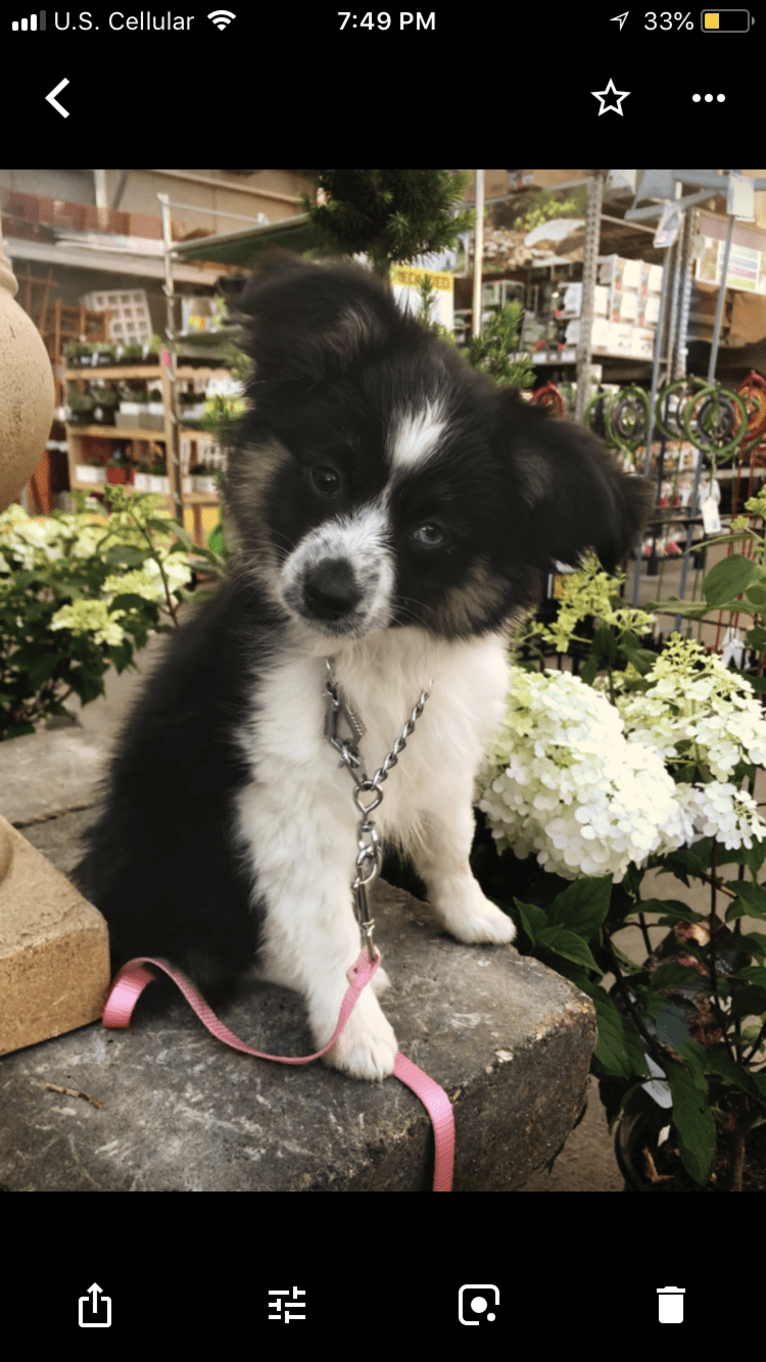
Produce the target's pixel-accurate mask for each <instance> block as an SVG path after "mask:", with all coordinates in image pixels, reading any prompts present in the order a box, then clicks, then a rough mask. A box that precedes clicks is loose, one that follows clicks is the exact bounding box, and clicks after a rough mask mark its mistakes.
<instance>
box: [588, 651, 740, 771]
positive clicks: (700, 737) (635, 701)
mask: <svg viewBox="0 0 766 1362" xmlns="http://www.w3.org/2000/svg"><path fill="white" fill-rule="evenodd" d="M646 680H647V682H648V683H649V685H650V689H649V690H647V691H638V692H633V693H622V694H620V693H619V689H620V685H621V680H620V678H616V687H615V688H616V689H617V691H618V694H617V696H616V699H615V703H616V706H617V709H618V710H619V712H620V714H621V715H622V717H623V719H624V721H625V732H626V736H627V738H628V740H629V741H630V742H638V743H641V744H643V745H645V746H647V747H653V748H655V749H656V751H658V752H660V753H661V754H662V756H663V758H664V760H665V761H666V763H667V764H668V765H669V766H670V767H671V768H672V767H673V766H682V765H687V764H689V763H691V762H693V763H695V764H696V765H697V766H698V768H700V770H701V772H702V773H703V776H704V778H705V779H707V778H709V777H710V776H712V777H713V778H714V779H715V780H719V781H726V780H727V778H728V777H730V776H731V775H732V773H733V772H734V770H735V769H736V768H737V766H740V765H741V764H743V763H744V764H747V765H754V766H764V765H766V721H765V720H764V718H763V711H762V709H761V704H760V701H759V699H758V697H757V696H756V694H755V692H754V691H753V688H752V686H751V685H750V683H749V682H748V681H747V680H746V679H745V678H744V677H742V676H738V675H737V674H736V673H734V672H730V671H729V670H728V668H726V667H725V666H724V664H723V661H722V660H721V658H720V657H718V656H717V655H716V654H714V653H705V651H704V649H703V648H702V646H701V645H700V644H699V643H697V642H696V641H695V640H694V639H681V638H680V637H679V636H678V635H677V634H674V635H673V636H672V637H671V639H670V640H669V641H668V643H667V645H666V647H665V649H664V650H663V652H662V653H661V654H660V655H659V657H658V658H657V661H656V662H655V664H654V666H653V668H652V670H651V671H650V672H649V674H648V676H647V678H646Z"/></svg>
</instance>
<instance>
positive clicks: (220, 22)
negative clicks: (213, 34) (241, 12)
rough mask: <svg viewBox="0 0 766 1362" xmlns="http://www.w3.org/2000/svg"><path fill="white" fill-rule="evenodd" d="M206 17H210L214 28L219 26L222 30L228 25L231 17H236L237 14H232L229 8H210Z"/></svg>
mask: <svg viewBox="0 0 766 1362" xmlns="http://www.w3.org/2000/svg"><path fill="white" fill-rule="evenodd" d="M207 17H208V19H212V21H213V23H214V24H215V26H216V28H220V29H221V30H222V31H223V29H225V28H227V27H228V25H229V24H230V23H231V21H232V19H236V17H237V16H236V14H232V12H231V10H230V9H214V10H211V12H210V14H208V16H207Z"/></svg>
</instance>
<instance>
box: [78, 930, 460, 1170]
mask: <svg viewBox="0 0 766 1362" xmlns="http://www.w3.org/2000/svg"><path fill="white" fill-rule="evenodd" d="M379 964H380V952H379V951H377V950H376V951H375V959H374V961H371V960H370V958H369V955H368V953H367V949H366V948H365V949H363V950H362V953H361V955H360V956H359V959H358V960H357V961H356V964H354V965H352V966H351V969H350V970H349V971H348V975H347V978H348V981H349V988H348V989H347V991H346V995H345V997H344V999H343V1002H342V1004H341V1009H340V1015H339V1017H338V1024H337V1026H336V1027H335V1030H334V1031H333V1033H332V1035H331V1037H330V1039H329V1040H328V1042H327V1044H326V1045H323V1046H322V1049H321V1050H317V1052H316V1054H314V1055H301V1056H299V1057H296V1058H291V1057H288V1056H286V1055H266V1054H264V1053H263V1051H261V1050H253V1049H252V1048H251V1046H249V1045H245V1042H244V1041H243V1040H239V1038H238V1037H237V1036H235V1035H234V1034H233V1032H231V1031H229V1029H228V1027H226V1026H224V1024H223V1022H221V1021H219V1020H218V1018H217V1017H216V1015H215V1013H214V1012H213V1010H212V1008H210V1007H208V1005H207V1003H206V1002H205V999H204V998H203V997H202V995H201V994H200V993H198V992H197V990H196V988H195V987H194V984H193V983H192V982H191V979H189V978H187V976H186V975H185V974H184V973H183V972H182V971H181V970H179V969H175V968H174V967H173V966H172V965H169V964H167V963H166V962H165V961H164V960H159V959H155V958H154V957H152V956H148V955H142V956H137V957H136V959H135V960H129V961H128V963H127V964H126V965H123V967H122V969H121V970H120V971H119V973H118V974H116V975H115V977H114V981H113V983H112V985H111V988H110V991H109V996H108V997H107V1000H106V1003H105V1005H104V1011H103V1013H102V1018H101V1020H102V1021H103V1024H104V1026H108V1027H112V1028H115V1027H123V1026H129V1025H130V1018H131V1016H132V1014H133V1008H134V1007H135V1005H136V1003H137V1002H138V999H139V997H140V995H141V993H142V992H143V990H144V989H145V988H146V985H147V984H150V983H151V982H152V981H153V979H154V977H155V976H154V975H153V974H152V973H151V971H150V970H148V969H146V968H145V966H146V965H156V966H157V967H158V968H159V969H161V970H164V972H165V974H167V975H168V976H169V978H171V979H172V980H173V983H174V984H177V985H178V987H179V988H180V990H181V992H182V993H183V995H184V997H185V998H186V1001H187V1002H188V1003H189V1004H190V1005H191V1006H192V1007H193V1009H194V1011H195V1012H196V1014H197V1016H198V1017H199V1019H200V1021H201V1022H202V1024H203V1025H204V1026H206V1027H207V1029H208V1031H209V1032H210V1033H211V1035H213V1036H215V1037H216V1039H217V1040H222V1041H223V1042H224V1044H225V1045H230V1046H231V1048H232V1049H233V1050H241V1051H242V1053H243V1054H245V1055H252V1056H253V1057H254V1058H255V1059H270V1060H273V1061H274V1062H275V1063H276V1064H310V1063H311V1061H312V1060H314V1059H319V1057H320V1055H323V1054H325V1052H326V1051H327V1050H329V1049H330V1046H331V1045H334V1044H335V1042H336V1040H337V1039H338V1036H339V1035H340V1034H341V1031H342V1030H343V1028H344V1026H345V1025H346V1022H347V1021H348V1019H349V1017H350V1015H351V1012H352V1009H353V1007H354V1004H355V1002H356V1000H357V998H358V997H359V994H360V993H361V992H362V989H363V988H364V987H365V985H366V984H368V983H369V981H370V979H371V978H372V976H373V974H374V973H375V971H376V969H377V968H378V965H379ZM393 1073H394V1077H395V1078H398V1079H399V1081H400V1083H404V1084H405V1085H406V1087H408V1088H410V1089H411V1090H412V1092H414V1094H415V1096H416V1097H417V1098H419V1099H420V1101H421V1102H422V1103H423V1106H424V1107H425V1109H426V1111H427V1112H428V1115H429V1116H430V1118H431V1124H432V1125H433V1128H434V1146H435V1152H434V1182H433V1190H434V1192H451V1191H452V1168H453V1163H454V1157H455V1118H454V1114H453V1111H452V1103H451V1102H450V1100H449V1098H448V1096H447V1094H446V1092H445V1091H444V1089H443V1088H440V1087H439V1084H438V1083H436V1082H434V1080H433V1078H430V1077H429V1075H428V1074H427V1073H424V1072H423V1070H422V1069H419V1068H418V1066H417V1064H413V1063H412V1060H411V1059H407V1057H406V1055H403V1054H402V1053H401V1051H398V1052H397V1054H396V1056H395V1058H394V1068H393Z"/></svg>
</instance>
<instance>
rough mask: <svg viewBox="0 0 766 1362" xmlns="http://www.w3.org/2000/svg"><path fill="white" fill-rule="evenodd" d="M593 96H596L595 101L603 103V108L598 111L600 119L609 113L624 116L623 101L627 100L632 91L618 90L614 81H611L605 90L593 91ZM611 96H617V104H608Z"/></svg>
mask: <svg viewBox="0 0 766 1362" xmlns="http://www.w3.org/2000/svg"><path fill="white" fill-rule="evenodd" d="M591 94H592V95H593V96H594V98H595V99H598V100H599V101H600V103H601V108H600V109H599V111H598V116H599V118H600V117H601V115H602V114H603V113H609V112H610V111H611V112H612V113H618V114H620V115H621V116H622V101H623V100H624V99H627V97H628V95H629V94H630V90H616V89H615V86H614V81H613V80H610V81H609V84H608V85H607V87H606V89H605V90H591ZM610 94H611V95H614V96H615V98H616V100H617V103H616V104H607V103H606V100H607V98H608V96H609V95H610Z"/></svg>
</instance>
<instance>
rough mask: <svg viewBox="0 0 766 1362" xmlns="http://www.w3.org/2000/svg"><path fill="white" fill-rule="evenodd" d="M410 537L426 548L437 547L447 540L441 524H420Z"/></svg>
mask: <svg viewBox="0 0 766 1362" xmlns="http://www.w3.org/2000/svg"><path fill="white" fill-rule="evenodd" d="M412 537H413V539H416V540H417V541H418V543H419V544H424V545H425V547H426V548H428V549H436V548H439V547H440V545H442V544H446V542H447V535H446V533H445V531H444V530H443V529H442V527H441V525H432V524H428V525H421V526H420V529H418V530H415V531H414V533H413V536H412Z"/></svg>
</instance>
